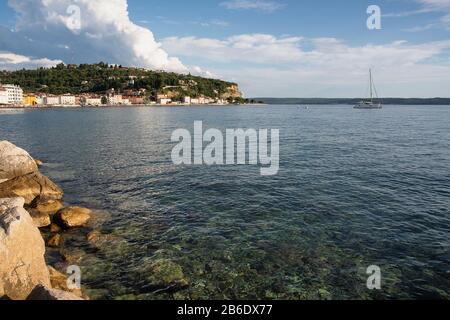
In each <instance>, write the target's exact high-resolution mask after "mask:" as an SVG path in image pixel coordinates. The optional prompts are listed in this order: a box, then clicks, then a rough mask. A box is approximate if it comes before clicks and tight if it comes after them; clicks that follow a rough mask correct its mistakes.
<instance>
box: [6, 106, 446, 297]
mask: <svg viewBox="0 0 450 320" xmlns="http://www.w3.org/2000/svg"><path fill="white" fill-rule="evenodd" d="M196 120H202V121H203V122H204V126H205V127H212V128H218V129H221V130H225V128H239V127H242V128H255V129H259V128H275V129H276V128H278V129H280V131H281V138H280V139H281V141H280V143H281V164H280V173H279V175H277V176H274V177H261V176H260V175H259V167H257V166H254V167H253V166H223V167H207V166H191V167H185V166H181V167H178V166H174V165H172V163H171V160H170V153H171V148H172V147H173V144H171V142H170V136H171V133H172V131H173V130H175V129H178V128H186V129H190V130H192V127H193V123H194V121H196ZM205 129H206V128H205ZM0 137H1V139H7V140H10V141H12V142H14V143H15V144H17V145H19V146H21V147H23V148H25V149H27V150H29V151H30V152H31V153H32V155H33V156H35V157H37V158H39V159H42V160H44V161H45V162H48V163H56V164H62V166H61V165H47V166H44V167H43V169H42V170H43V171H44V173H45V174H47V175H49V176H50V177H51V178H52V179H54V180H55V181H56V182H57V183H59V184H60V185H61V186H62V187H63V189H64V191H65V193H66V197H65V200H66V201H67V202H68V203H72V204H79V205H84V206H87V207H90V208H95V209H98V210H100V211H99V213H98V219H97V221H96V223H97V224H98V225H100V229H101V231H102V232H103V238H100V239H97V242H96V243H95V245H93V244H92V243H91V244H88V243H87V242H86V240H85V237H84V236H85V234H82V233H83V232H85V233H88V232H89V231H90V230H85V231H84V230H83V231H81V232H80V231H76V232H73V234H68V235H66V238H67V241H66V243H65V246H66V247H67V248H71V249H72V250H68V252H66V253H65V254H66V259H68V260H70V261H71V262H73V261H74V262H76V263H78V264H80V265H81V266H82V269H83V280H84V283H85V284H86V285H87V286H89V287H90V288H91V289H94V290H92V291H91V293H92V295H93V296H94V297H106V298H114V299H132V298H133V299H134V298H135V299H162V298H192V299H200V298H220V299H222V298H229V299H232V298H251V299H253V298H274V299H350V298H367V299H371V298H418V297H421V298H449V292H450V280H449V279H450V276H449V270H450V268H449V267H450V254H449V252H450V251H449V245H450V241H449V237H448V235H449V231H450V230H449V229H450V213H449V200H448V199H450V197H449V196H450V170H449V167H448V163H450V161H449V160H450V148H449V147H450V108H448V107H395V106H391V107H386V108H385V109H384V110H377V111H368V112H367V111H355V110H353V109H352V108H351V107H343V106H341V107H339V106H327V107H316V108H311V109H309V110H298V108H295V107H283V106H272V107H261V108H247V107H234V108H231V107H230V108H224V107H222V108H214V107H211V108H209V107H205V108H198V109H196V108H193V109H184V108H160V109H157V108H129V109H101V110H100V109H84V110H83V109H74V110H72V109H71V110H42V111H29V112H25V113H23V114H16V115H6V116H2V115H0ZM63 253H64V252H63ZM52 254H54V259H55V262H56V261H58V254H57V253H52ZM155 261H156V262H157V263H162V262H161V261H163V262H164V263H166V262H167V261H170V262H173V263H175V264H177V265H179V266H181V268H182V272H183V277H184V278H185V280H186V281H188V282H189V286H179V287H176V288H174V287H171V288H167V290H164V289H163V290H155V288H153V287H149V280H148V279H149V277H151V275H150V274H149V273H151V272H155V271H154V270H155V268H156V267H155ZM157 263H156V265H157ZM370 265H378V266H380V267H381V269H382V275H383V288H382V290H381V291H379V292H373V291H369V290H367V288H366V280H367V275H366V269H367V267H368V266H370ZM169 267H173V265H169ZM152 268H153V269H152ZM172 269H173V270H174V273H177V272H178V270H177V268H176V267H173V268H172ZM149 270H150V271H149Z"/></svg>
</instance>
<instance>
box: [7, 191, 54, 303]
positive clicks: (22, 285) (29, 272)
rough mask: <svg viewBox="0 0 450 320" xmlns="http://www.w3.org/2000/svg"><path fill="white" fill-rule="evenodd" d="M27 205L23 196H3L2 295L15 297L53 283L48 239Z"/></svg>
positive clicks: (17, 298)
mask: <svg viewBox="0 0 450 320" xmlns="http://www.w3.org/2000/svg"><path fill="white" fill-rule="evenodd" d="M23 205H24V200H23V199H22V198H12V199H0V297H1V296H8V297H9V298H11V299H13V300H23V299H26V298H27V296H28V295H29V294H30V292H31V291H32V290H33V288H35V287H36V285H38V284H40V283H41V284H44V285H47V286H49V285H50V277H49V272H48V269H47V266H46V264H45V260H44V254H45V243H44V240H43V239H42V236H41V234H40V232H39V230H38V228H37V227H36V226H35V225H34V223H33V220H32V218H31V216H30V214H29V213H28V212H27V211H26V210H25V209H24V208H23Z"/></svg>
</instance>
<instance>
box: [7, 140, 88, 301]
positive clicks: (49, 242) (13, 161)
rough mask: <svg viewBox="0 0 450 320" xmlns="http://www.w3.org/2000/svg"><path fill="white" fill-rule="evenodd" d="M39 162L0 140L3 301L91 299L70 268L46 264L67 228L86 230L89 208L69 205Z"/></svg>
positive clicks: (23, 151)
mask: <svg viewBox="0 0 450 320" xmlns="http://www.w3.org/2000/svg"><path fill="white" fill-rule="evenodd" d="M41 164H42V163H41V162H40V161H37V160H34V159H33V158H32V157H31V156H30V155H29V154H28V153H27V152H26V151H25V150H23V149H21V148H18V147H17V146H15V145H14V144H12V143H10V142H8V141H0V299H4V300H26V299H28V300H87V299H89V298H88V297H87V296H86V295H84V294H83V293H82V291H81V288H80V287H78V286H77V282H76V281H74V283H72V282H71V281H72V280H69V281H68V279H69V278H70V276H69V275H67V270H57V269H56V268H54V267H53V266H51V265H48V264H47V262H46V251H47V249H48V248H47V247H52V248H57V247H59V246H60V245H61V243H62V241H63V239H64V232H65V231H66V230H69V229H71V228H78V227H83V226H86V224H87V223H88V221H89V220H90V218H91V210H89V209H85V208H80V207H74V206H65V205H64V202H63V195H64V193H63V191H62V189H61V188H60V187H58V186H57V185H56V184H55V183H54V182H52V181H51V180H50V179H49V178H47V177H46V176H44V175H43V174H41V173H40V172H39V168H38V167H39V165H41ZM40 231H42V233H41V232H40ZM74 279H76V278H74Z"/></svg>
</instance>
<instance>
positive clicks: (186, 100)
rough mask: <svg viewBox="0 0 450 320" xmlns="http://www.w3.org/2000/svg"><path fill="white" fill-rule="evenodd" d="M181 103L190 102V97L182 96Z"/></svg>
mask: <svg viewBox="0 0 450 320" xmlns="http://www.w3.org/2000/svg"><path fill="white" fill-rule="evenodd" d="M183 103H184V104H191V97H184V98H183Z"/></svg>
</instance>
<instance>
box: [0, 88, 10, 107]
mask: <svg viewBox="0 0 450 320" xmlns="http://www.w3.org/2000/svg"><path fill="white" fill-rule="evenodd" d="M8 103H9V100H8V91H6V89H5V88H3V87H0V105H2V104H8Z"/></svg>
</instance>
